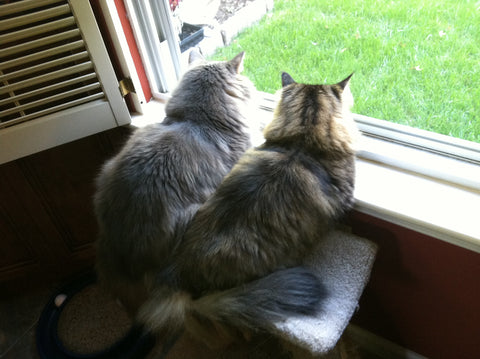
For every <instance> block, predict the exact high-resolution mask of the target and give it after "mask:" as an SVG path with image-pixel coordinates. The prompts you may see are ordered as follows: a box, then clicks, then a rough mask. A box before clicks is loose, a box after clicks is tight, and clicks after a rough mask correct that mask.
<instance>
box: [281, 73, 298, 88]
mask: <svg viewBox="0 0 480 359" xmlns="http://www.w3.org/2000/svg"><path fill="white" fill-rule="evenodd" d="M295 83H296V82H295V80H294V79H293V78H292V76H290V75H289V74H287V73H286V72H282V87H285V86H288V85H290V84H295Z"/></svg>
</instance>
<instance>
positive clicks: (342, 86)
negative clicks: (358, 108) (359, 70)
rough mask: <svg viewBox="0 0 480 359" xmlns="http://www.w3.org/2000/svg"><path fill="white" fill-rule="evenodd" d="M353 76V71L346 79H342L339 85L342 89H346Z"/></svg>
mask: <svg viewBox="0 0 480 359" xmlns="http://www.w3.org/2000/svg"><path fill="white" fill-rule="evenodd" d="M352 76H353V72H352V73H351V74H350V75H349V76H348V77H347V78H346V79H345V80H342V81H340V82H339V83H338V84H337V85H338V86H340V87H341V88H342V90H345V87H347V85H348V83H349V82H350V78H351V77H352Z"/></svg>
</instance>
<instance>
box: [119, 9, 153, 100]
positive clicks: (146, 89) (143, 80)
mask: <svg viewBox="0 0 480 359" xmlns="http://www.w3.org/2000/svg"><path fill="white" fill-rule="evenodd" d="M115 6H116V7H117V12H118V16H119V18H120V22H121V23H122V27H123V32H124V34H125V37H126V38H127V43H128V47H129V49H130V54H131V55H132V58H133V62H134V64H135V68H136V70H137V74H138V77H139V79H140V84H141V85H142V90H143V93H144V94H145V99H146V101H147V102H148V101H150V99H151V98H152V91H151V90H150V84H149V82H148V79H147V75H146V73H145V68H144V67H143V63H142V58H141V57H140V51H139V50H138V46H137V43H136V41H135V36H134V35H133V30H132V27H131V25H130V21H129V20H128V17H127V10H126V9H125V4H124V3H123V0H115Z"/></svg>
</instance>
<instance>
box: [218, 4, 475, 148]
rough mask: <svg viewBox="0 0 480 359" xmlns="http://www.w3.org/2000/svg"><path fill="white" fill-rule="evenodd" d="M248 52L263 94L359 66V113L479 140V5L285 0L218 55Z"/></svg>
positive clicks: (338, 76) (337, 76) (336, 76)
mask: <svg viewBox="0 0 480 359" xmlns="http://www.w3.org/2000/svg"><path fill="white" fill-rule="evenodd" d="M242 50H244V51H246V54H247V57H246V60H245V74H246V75H247V76H248V77H249V78H250V79H252V81H253V82H254V83H255V85H256V87H257V88H258V89H259V90H261V91H266V92H270V93H274V92H275V91H277V90H278V89H279V88H280V73H281V72H282V71H287V72H289V73H290V74H291V75H292V76H293V78H295V79H296V81H298V82H306V83H334V82H338V81H340V80H342V79H343V78H345V77H346V76H347V75H349V74H350V73H352V72H355V75H354V77H353V78H352V81H351V88H352V92H353V95H354V97H355V101H356V102H355V107H354V109H353V111H354V112H356V113H359V114H363V115H366V116H371V117H375V118H379V119H384V120H388V121H392V122H396V123H401V124H406V125H410V126H413V127H417V128H422V129H426V130H430V131H434V132H438V133H442V134H446V135H451V136H455V137H459V138H463V139H467V140H471V141H476V142H480V1H478V0H476V1H469V0H444V1H436V0H423V1H422V0H398V1H388V0H378V1H362V0H342V1H331V0H276V1H275V8H274V11H273V13H272V14H269V15H267V16H266V17H265V18H264V19H263V20H262V21H261V22H260V23H259V24H258V25H255V26H253V27H251V28H249V29H247V30H245V31H244V32H243V33H241V34H240V35H239V36H238V37H237V39H235V41H234V42H233V43H232V44H231V45H230V46H229V47H226V48H223V49H220V50H219V51H218V52H217V53H216V54H215V55H214V58H215V59H226V58H230V57H232V56H233V55H235V54H236V53H238V52H239V51H242Z"/></svg>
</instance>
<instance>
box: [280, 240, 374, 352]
mask: <svg viewBox="0 0 480 359" xmlns="http://www.w3.org/2000/svg"><path fill="white" fill-rule="evenodd" d="M376 252H377V246H376V245H375V244H374V243H372V242H370V241H368V240H366V239H364V238H361V237H358V236H355V235H353V234H351V233H348V232H345V231H334V232H332V233H331V234H330V235H329V236H327V238H326V239H325V240H323V241H322V242H321V243H320V244H319V245H318V247H317V248H316V249H315V250H314V252H313V253H312V254H311V256H310V257H309V258H307V259H306V261H305V265H306V266H308V267H310V268H313V269H314V270H315V272H316V273H318V275H319V277H320V278H322V279H323V281H324V284H325V286H326V287H327V290H328V293H329V295H328V297H327V299H326V300H325V302H324V304H323V305H322V310H321V311H320V313H319V314H318V315H317V316H315V317H309V316H304V317H296V318H290V319H289V320H287V321H286V322H282V323H274V324H275V327H276V333H275V334H277V335H279V336H280V337H281V338H282V339H284V341H286V342H287V343H290V344H293V345H294V346H296V347H298V348H299V349H301V350H303V351H304V352H306V353H310V355H311V356H312V357H313V358H316V357H322V356H324V355H325V354H327V353H328V352H329V351H330V350H332V349H333V348H334V347H335V345H336V343H337V342H338V340H339V339H340V336H341V335H342V333H343V331H344V330H345V328H346V327H347V325H348V323H349V321H350V319H351V317H352V315H353V313H354V312H355V309H356V308H357V305H358V301H359V299H360V296H361V294H362V292H363V289H364V287H365V285H366V284H367V282H368V280H369V278H370V272H371V269H372V266H373V262H374V260H375V255H376Z"/></svg>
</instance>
